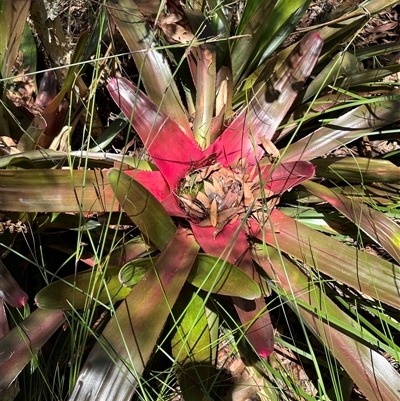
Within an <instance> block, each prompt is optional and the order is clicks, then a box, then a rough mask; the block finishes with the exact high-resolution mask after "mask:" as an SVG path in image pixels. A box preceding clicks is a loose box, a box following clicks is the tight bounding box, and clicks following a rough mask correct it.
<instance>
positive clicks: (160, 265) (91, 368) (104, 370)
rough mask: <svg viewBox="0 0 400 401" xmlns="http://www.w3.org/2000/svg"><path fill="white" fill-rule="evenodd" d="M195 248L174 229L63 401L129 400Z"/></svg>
mask: <svg viewBox="0 0 400 401" xmlns="http://www.w3.org/2000/svg"><path fill="white" fill-rule="evenodd" d="M177 250H179V251H177ZM198 250H199V247H198V245H197V243H196V241H195V240H194V238H193V236H192V235H190V234H188V232H187V231H186V230H184V229H182V228H178V230H177V232H176V234H175V236H174V237H173V239H172V240H171V242H170V243H169V244H168V245H167V246H166V248H165V249H164V251H163V252H162V253H161V255H160V258H159V259H158V261H157V263H156V265H155V269H151V270H150V271H149V272H148V273H147V274H146V276H145V277H144V279H143V280H141V281H140V283H139V284H138V285H136V286H135V287H134V288H133V289H132V291H131V293H130V294H129V295H128V297H127V298H126V299H125V301H124V302H123V303H122V304H121V305H120V306H119V308H118V309H117V311H116V313H115V315H114V317H113V318H112V319H111V321H110V322H109V323H108V325H107V327H106V328H105V329H104V331H103V333H102V336H101V337H100V339H99V341H98V342H97V343H96V345H95V346H94V347H93V349H92V351H91V352H90V354H89V356H88V358H87V360H86V362H85V364H84V366H83V368H82V370H81V373H80V375H79V377H78V379H77V382H76V385H75V389H74V391H73V393H72V395H71V397H70V398H69V401H80V400H83V399H84V400H86V401H110V400H113V401H129V400H130V399H131V397H132V395H133V393H134V392H135V388H136V387H137V385H138V381H139V380H140V375H141V374H142V373H143V370H144V368H145V366H146V363H147V362H148V360H149V358H150V356H151V353H152V352H153V349H154V347H155V344H156V342H157V340H158V337H159V335H160V332H161V330H162V328H163V327H164V324H165V321H166V319H167V317H168V316H169V314H170V311H171V308H172V306H173V305H174V303H175V301H176V298H177V297H178V294H179V291H180V290H181V288H182V286H183V284H184V282H185V281H186V278H187V275H188V274H189V271H190V269H191V267H192V264H193V262H194V259H195V258H196V255H197V252H198Z"/></svg>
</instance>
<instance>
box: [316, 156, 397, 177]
mask: <svg viewBox="0 0 400 401" xmlns="http://www.w3.org/2000/svg"><path fill="white" fill-rule="evenodd" d="M313 164H314V166H315V167H316V175H317V176H319V177H324V178H330V179H333V180H338V179H339V180H344V181H346V182H355V183H358V182H363V183H367V182H397V181H399V176H400V167H397V166H396V165H395V164H393V163H391V162H390V161H389V160H380V159H368V158H366V157H328V158H326V159H316V160H313Z"/></svg>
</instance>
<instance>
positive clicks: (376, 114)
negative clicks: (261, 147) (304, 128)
mask: <svg viewBox="0 0 400 401" xmlns="http://www.w3.org/2000/svg"><path fill="white" fill-rule="evenodd" d="M390 96H391V98H390V99H389V100H385V101H381V102H376V103H373V104H368V105H363V106H359V107H357V108H356V109H354V110H350V111H349V112H347V113H345V114H343V115H342V116H340V117H339V118H337V119H335V120H333V121H332V122H330V123H329V124H328V125H326V126H325V127H322V128H319V129H318V130H316V131H314V132H313V133H311V134H309V135H307V136H306V137H305V138H302V139H300V140H298V141H296V142H295V143H293V144H292V145H290V146H289V147H288V148H287V149H286V152H285V153H284V155H283V161H289V160H291V161H295V160H299V159H301V160H312V159H315V158H317V157H319V156H322V155H325V154H326V153H328V152H330V151H332V150H334V149H336V148H338V147H340V146H343V145H346V144H348V143H350V142H352V141H354V140H355V139H357V138H361V137H362V136H363V135H365V134H366V133H370V132H371V131H373V130H375V129H379V128H381V127H384V126H385V125H388V124H391V123H393V122H395V121H398V120H400V114H399V107H400V89H396V90H394V91H392V92H390Z"/></svg>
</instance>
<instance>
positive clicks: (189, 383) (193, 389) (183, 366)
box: [171, 288, 216, 400]
mask: <svg viewBox="0 0 400 401" xmlns="http://www.w3.org/2000/svg"><path fill="white" fill-rule="evenodd" d="M172 313H173V315H174V320H175V321H176V323H175V327H174V331H173V335H172V340H171V346H172V356H173V357H174V359H175V360H176V361H177V362H179V364H180V365H179V367H178V369H177V370H178V378H179V385H180V387H181V390H182V394H183V396H184V397H185V399H186V400H208V399H209V396H210V392H211V390H212V386H213V384H215V383H214V380H213V377H214V376H215V373H216V372H215V368H214V363H215V361H213V360H212V359H211V358H212V348H213V345H212V344H211V337H210V329H209V326H208V321H207V316H206V309H205V302H204V300H203V299H202V297H200V296H199V295H198V294H196V293H194V292H193V291H191V289H190V288H183V289H182V291H181V294H180V296H179V298H178V300H177V302H176V304H175V306H174V309H173V311H172ZM214 347H216V344H214ZM207 395H208V397H207ZM213 398H214V397H213Z"/></svg>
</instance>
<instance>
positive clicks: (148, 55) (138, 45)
mask: <svg viewBox="0 0 400 401" xmlns="http://www.w3.org/2000/svg"><path fill="white" fill-rule="evenodd" d="M137 3H140V2H134V1H131V0H118V1H116V0H108V1H107V4H108V6H109V7H108V8H107V10H108V12H109V13H110V14H111V15H112V16H113V19H114V21H115V24H116V25H117V27H118V30H119V31H120V32H121V35H122V37H123V38H124V40H125V42H126V44H127V45H128V48H129V50H130V51H131V52H132V57H133V59H134V60H135V64H136V66H137V68H138V70H139V71H140V79H141V81H142V82H143V85H144V87H145V88H146V92H147V94H148V96H149V98H150V99H151V100H152V101H153V102H154V103H155V104H157V105H160V109H161V110H162V111H163V112H164V113H165V114H166V115H167V116H170V117H171V118H172V119H173V120H174V121H175V122H176V123H177V124H178V125H179V126H180V127H181V129H182V130H183V131H184V132H186V133H190V126H189V121H188V118H187V116H186V114H185V111H184V107H183V104H182V101H181V98H180V95H179V91H178V88H177V86H176V84H175V81H174V78H173V75H172V73H171V69H170V66H169V64H168V60H167V58H166V55H165V54H163V53H162V52H161V51H160V50H156V49H154V47H155V45H156V42H155V33H152V32H151V27H150V26H149V24H148V23H147V22H146V21H145V19H144V18H143V16H142V15H141V11H140V9H139V7H138V6H137V5H136V4H137ZM154 11H155V14H157V12H158V10H154ZM129 117H130V116H128V118H129Z"/></svg>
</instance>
